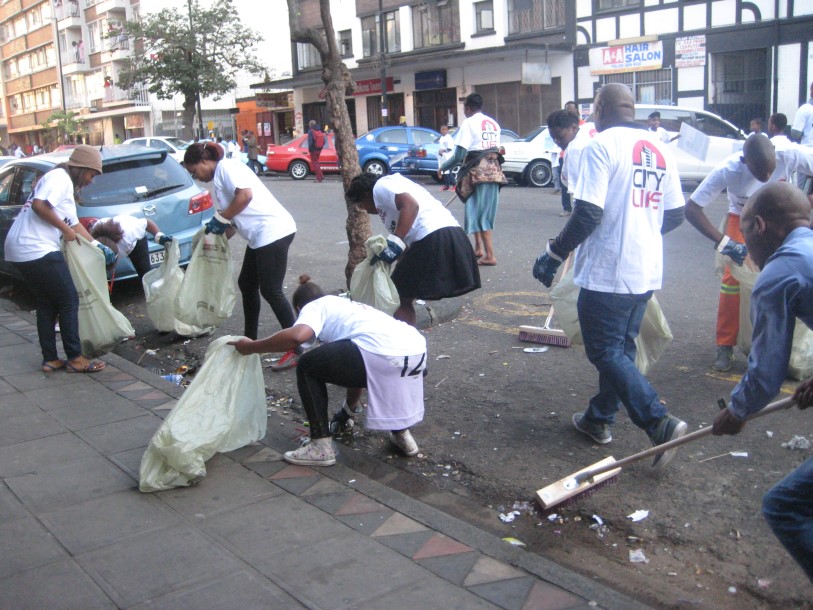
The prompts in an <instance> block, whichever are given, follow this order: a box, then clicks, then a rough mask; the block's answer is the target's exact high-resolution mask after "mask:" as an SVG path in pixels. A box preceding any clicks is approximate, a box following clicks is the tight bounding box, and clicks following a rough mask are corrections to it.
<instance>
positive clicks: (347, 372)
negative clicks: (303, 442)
mask: <svg viewBox="0 0 813 610" xmlns="http://www.w3.org/2000/svg"><path fill="white" fill-rule="evenodd" d="M328 383H331V384H333V385H337V386H341V387H343V388H366V387H367V369H366V368H365V367H364V358H363V357H362V355H361V352H360V351H359V348H358V347H356V345H355V344H354V343H353V342H352V341H350V340H349V339H344V340H342V341H334V342H332V343H323V344H322V345H320V346H319V347H317V348H315V349H312V350H310V351H309V352H305V353H304V354H302V355H301V356H300V357H299V362H298V363H297V365H296V385H297V387H298V388H299V397H300V399H301V400H302V406H303V407H304V408H305V414H306V415H307V416H308V422H309V424H310V433H311V439H312V440H315V439H317V438H328V437H330V430H329V428H328V418H327V415H328V413H327V408H328V404H327V399H328V396H327V384H328Z"/></svg>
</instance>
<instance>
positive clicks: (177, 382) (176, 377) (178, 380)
mask: <svg viewBox="0 0 813 610" xmlns="http://www.w3.org/2000/svg"><path fill="white" fill-rule="evenodd" d="M161 379H166V380H167V381H169V382H170V383H174V384H175V385H181V381H183V375H176V374H174V373H172V374H170V375H161Z"/></svg>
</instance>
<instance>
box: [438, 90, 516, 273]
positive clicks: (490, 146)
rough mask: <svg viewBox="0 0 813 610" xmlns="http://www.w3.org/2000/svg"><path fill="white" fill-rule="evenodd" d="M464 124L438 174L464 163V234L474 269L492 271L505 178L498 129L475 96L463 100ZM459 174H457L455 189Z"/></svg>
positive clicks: (475, 94) (481, 99) (477, 94)
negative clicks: (467, 177) (469, 238)
mask: <svg viewBox="0 0 813 610" xmlns="http://www.w3.org/2000/svg"><path fill="white" fill-rule="evenodd" d="M463 113H464V114H465V115H466V120H465V121H463V123H462V124H461V125H460V128H459V129H458V130H457V133H455V138H454V141H455V149H454V154H453V155H452V157H451V159H448V160H446V161H444V162H443V164H442V165H441V166H440V168H439V169H440V171H447V170H451V169H452V168H453V167H454V166H455V165H457V164H459V163H464V169H463V170H461V171H465V172H468V173H470V174H471V176H472V183H473V193H472V194H471V196H470V197H468V199H467V200H466V202H465V204H466V211H465V219H464V225H465V229H466V233H468V234H470V235H471V234H473V235H474V253H475V255H476V256H477V258H478V259H479V260H478V261H477V264H478V265H485V266H489V267H493V266H494V265H496V264H497V259H496V257H495V256H494V242H493V238H492V231H493V230H494V220H495V218H496V216H497V206H498V205H499V202H500V186H501V185H503V184H505V176H504V175H503V173H502V169H501V168H500V163H499V161H498V150H499V146H500V126H499V124H498V123H497V121H495V120H494V119H492V118H491V117H490V116H487V115H485V114H483V97H482V96H481V95H480V94H479V93H471V94H469V95H468V96H466V101H465V102H464V104H463ZM459 185H460V174H458V189H459Z"/></svg>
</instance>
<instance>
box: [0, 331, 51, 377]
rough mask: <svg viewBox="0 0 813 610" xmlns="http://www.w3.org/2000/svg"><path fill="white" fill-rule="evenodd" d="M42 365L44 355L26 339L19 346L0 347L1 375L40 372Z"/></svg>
mask: <svg viewBox="0 0 813 610" xmlns="http://www.w3.org/2000/svg"><path fill="white" fill-rule="evenodd" d="M41 365H42V355H41V354H40V352H39V349H38V348H36V347H34V346H33V345H32V344H31V343H30V342H28V341H26V340H25V339H22V338H21V340H20V342H19V344H17V345H6V346H3V347H0V375H2V376H3V377H5V376H6V375H15V374H17V373H29V372H32V371H39V370H40V367H41Z"/></svg>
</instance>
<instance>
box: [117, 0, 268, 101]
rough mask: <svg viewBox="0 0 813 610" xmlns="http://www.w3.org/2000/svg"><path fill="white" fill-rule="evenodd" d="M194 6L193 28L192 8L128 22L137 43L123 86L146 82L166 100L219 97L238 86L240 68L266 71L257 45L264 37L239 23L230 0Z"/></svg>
mask: <svg viewBox="0 0 813 610" xmlns="http://www.w3.org/2000/svg"><path fill="white" fill-rule="evenodd" d="M190 5H191V24H192V27H191V28H190V13H188V12H187V11H179V10H178V9H174V8H167V9H164V10H162V11H160V12H159V13H152V14H147V15H142V18H141V21H130V22H127V23H125V24H124V31H125V33H126V35H127V36H128V37H129V38H131V39H134V40H135V42H136V45H135V52H134V53H133V56H132V59H131V60H130V65H129V66H128V68H127V69H126V70H123V71H122V72H121V73H120V74H119V85H120V86H121V87H124V88H125V89H128V88H130V87H132V86H133V85H134V84H136V83H145V84H146V85H147V88H148V90H149V91H150V92H152V93H154V94H156V95H157V96H158V97H159V98H162V99H170V98H172V97H173V96H174V95H176V94H180V95H183V96H184V97H185V98H187V99H190V98H191V99H194V97H195V95H197V94H200V96H201V97H207V96H210V95H211V96H214V97H216V98H217V97H219V96H222V95H225V94H226V93H229V92H230V91H232V90H233V89H234V87H235V86H236V80H235V77H236V75H237V72H238V71H239V70H241V69H242V70H246V71H248V72H250V73H252V74H262V73H263V71H264V70H265V67H264V66H263V64H262V63H261V62H259V61H257V59H256V55H257V51H256V47H255V44H256V42H258V41H260V40H262V37H261V36H260V35H259V34H258V33H257V32H255V31H253V30H251V29H250V28H248V27H246V26H244V25H243V24H242V23H241V22H240V18H239V16H238V14H237V9H236V8H235V7H234V6H233V3H232V2H229V1H228V0H216V2H214V4H213V6H212V7H211V8H208V9H205V8H202V7H201V6H200V3H199V2H198V0H190Z"/></svg>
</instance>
